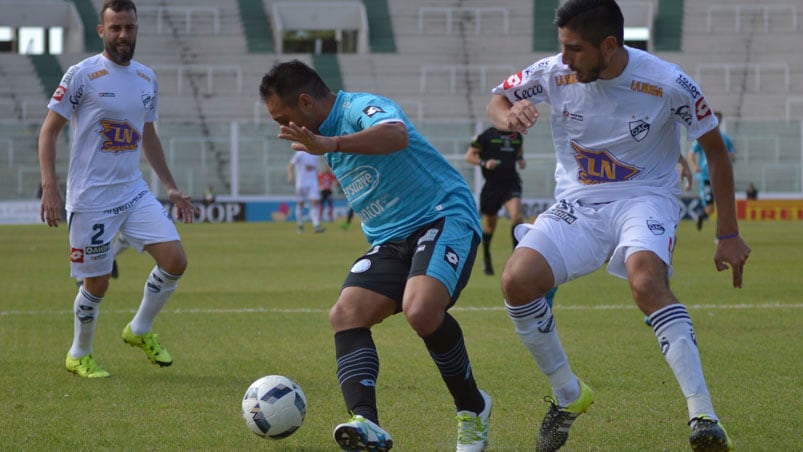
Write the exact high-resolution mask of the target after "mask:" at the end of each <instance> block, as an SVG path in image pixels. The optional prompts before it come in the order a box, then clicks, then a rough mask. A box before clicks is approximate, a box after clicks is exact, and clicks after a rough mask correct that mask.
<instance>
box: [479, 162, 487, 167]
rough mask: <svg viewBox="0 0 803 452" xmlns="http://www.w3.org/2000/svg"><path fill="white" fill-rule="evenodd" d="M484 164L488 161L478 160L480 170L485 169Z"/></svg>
mask: <svg viewBox="0 0 803 452" xmlns="http://www.w3.org/2000/svg"><path fill="white" fill-rule="evenodd" d="M486 163H488V160H480V168H485V164H486Z"/></svg>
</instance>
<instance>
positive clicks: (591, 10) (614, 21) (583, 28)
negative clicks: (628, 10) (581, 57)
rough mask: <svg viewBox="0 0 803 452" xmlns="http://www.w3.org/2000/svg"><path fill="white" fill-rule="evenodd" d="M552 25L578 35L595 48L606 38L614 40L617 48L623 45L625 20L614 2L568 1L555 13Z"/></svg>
mask: <svg viewBox="0 0 803 452" xmlns="http://www.w3.org/2000/svg"><path fill="white" fill-rule="evenodd" d="M554 24H555V25H557V26H558V28H568V29H570V30H572V31H575V32H577V33H579V34H580V36H582V38H583V39H584V40H586V41H588V42H590V43H591V44H593V45H595V46H599V45H600V44H601V43H602V41H603V40H604V39H605V38H607V37H608V36H613V37H614V38H616V44H617V45H618V46H619V47H622V45H624V24H625V19H624V16H622V10H621V9H620V8H619V5H617V4H616V1H614V0H569V1H567V2H566V3H564V4H563V5H562V6H561V7H560V8H558V9H557V10H556V11H555V20H554Z"/></svg>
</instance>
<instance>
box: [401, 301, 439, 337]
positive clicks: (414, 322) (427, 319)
mask: <svg viewBox="0 0 803 452" xmlns="http://www.w3.org/2000/svg"><path fill="white" fill-rule="evenodd" d="M433 305H434V304H432V303H414V304H411V305H409V306H405V309H404V317H405V318H406V319H407V323H409V324H410V327H412V328H413V330H415V332H416V333H418V335H419V336H420V337H427V336H429V335H430V334H432V333H433V332H434V331H435V330H436V329H437V328H438V325H440V324H441V322H443V312H442V311H437V310H435V311H433V309H432V306H433Z"/></svg>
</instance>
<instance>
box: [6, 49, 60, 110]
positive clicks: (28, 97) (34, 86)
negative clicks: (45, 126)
mask: <svg viewBox="0 0 803 452" xmlns="http://www.w3.org/2000/svg"><path fill="white" fill-rule="evenodd" d="M55 89H56V87H55V86H53V87H49V88H47V91H48V92H52V91H53V90H55ZM45 92H46V89H45V88H44V87H43V86H42V84H41V82H40V81H39V78H38V77H37V76H36V71H35V70H34V67H33V64H32V63H31V60H30V59H29V58H28V56H27V55H18V54H13V53H0V99H2V105H3V110H4V111H3V113H2V114H1V115H0V121H3V122H5V121H9V122H16V121H21V122H25V123H27V122H30V121H39V122H41V120H42V119H44V115H41V114H40V113H41V112H42V111H41V108H40V106H41V105H47V95H46V94H45Z"/></svg>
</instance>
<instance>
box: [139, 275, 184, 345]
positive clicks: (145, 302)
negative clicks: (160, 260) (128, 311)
mask: <svg viewBox="0 0 803 452" xmlns="http://www.w3.org/2000/svg"><path fill="white" fill-rule="evenodd" d="M179 278H181V275H178V276H176V275H171V274H170V273H167V272H166V271H164V270H162V269H161V268H159V266H158V265H157V266H155V267H153V270H151V274H150V275H149V276H148V281H147V282H146V283H145V290H144V295H143V296H142V303H140V305H139V309H138V310H137V313H136V315H134V318H133V320H131V332H132V333H134V334H135V335H137V336H142V335H143V334H145V333H147V332H148V331H150V330H151V327H152V326H153V320H154V319H155V318H156V315H157V314H159V311H161V310H162V308H163V307H164V305H165V303H167V300H168V299H169V298H170V295H172V294H173V292H175V290H176V287H178V279H179Z"/></svg>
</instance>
